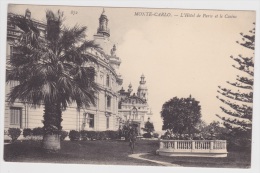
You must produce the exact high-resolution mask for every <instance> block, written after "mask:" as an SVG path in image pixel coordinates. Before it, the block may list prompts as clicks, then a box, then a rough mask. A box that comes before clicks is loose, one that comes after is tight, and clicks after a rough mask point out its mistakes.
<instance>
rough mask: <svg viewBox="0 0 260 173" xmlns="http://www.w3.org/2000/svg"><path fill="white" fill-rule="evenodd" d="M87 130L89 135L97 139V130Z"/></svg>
mask: <svg viewBox="0 0 260 173" xmlns="http://www.w3.org/2000/svg"><path fill="white" fill-rule="evenodd" d="M86 132H87V137H88V138H90V139H91V140H93V139H97V134H96V132H95V131H86Z"/></svg>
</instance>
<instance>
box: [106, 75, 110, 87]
mask: <svg viewBox="0 0 260 173" xmlns="http://www.w3.org/2000/svg"><path fill="white" fill-rule="evenodd" d="M109 85H110V81H109V75H107V79H106V86H108V87H109Z"/></svg>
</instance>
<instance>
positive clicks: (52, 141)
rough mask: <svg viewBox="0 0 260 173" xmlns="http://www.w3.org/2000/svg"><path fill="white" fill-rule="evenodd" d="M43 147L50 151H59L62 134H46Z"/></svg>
mask: <svg viewBox="0 0 260 173" xmlns="http://www.w3.org/2000/svg"><path fill="white" fill-rule="evenodd" d="M42 147H43V148H44V149H45V150H49V151H58V150H60V135H58V134H54V135H48V134H45V135H44V137H43V141H42Z"/></svg>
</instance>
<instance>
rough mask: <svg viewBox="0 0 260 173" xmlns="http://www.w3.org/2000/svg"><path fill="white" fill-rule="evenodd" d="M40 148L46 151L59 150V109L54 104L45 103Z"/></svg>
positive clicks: (60, 119) (58, 105) (58, 106)
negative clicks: (42, 135)
mask: <svg viewBox="0 0 260 173" xmlns="http://www.w3.org/2000/svg"><path fill="white" fill-rule="evenodd" d="M43 117H44V121H43V130H44V137H43V141H42V147H43V148H44V149H46V150H52V151H57V150H60V131H61V129H62V127H61V121H62V118H61V107H60V104H56V103H49V102H48V103H47V102H46V103H45V110H44V115H43Z"/></svg>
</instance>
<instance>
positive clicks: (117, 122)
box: [4, 9, 151, 133]
mask: <svg viewBox="0 0 260 173" xmlns="http://www.w3.org/2000/svg"><path fill="white" fill-rule="evenodd" d="M11 15H16V14H13V13H8V19H9V16H11ZM24 17H25V18H26V19H28V20H32V22H33V23H34V25H35V26H36V27H37V28H38V29H39V30H40V36H41V37H45V36H46V22H42V21H38V20H35V19H33V18H31V12H30V10H28V9H27V10H26V11H25V16H24ZM108 21H109V20H108V17H107V15H106V14H105V11H104V10H103V12H102V13H101V15H100V17H99V20H98V22H99V27H98V29H97V33H96V34H95V35H94V40H95V42H96V43H98V44H100V46H101V47H102V48H103V49H102V50H100V49H87V50H86V51H85V53H86V54H88V55H89V56H92V57H93V58H95V59H96V62H95V63H94V62H92V63H89V64H88V65H89V66H92V67H94V68H95V70H96V77H95V82H96V83H97V84H98V85H99V86H100V88H101V90H100V92H98V93H97V100H96V103H97V104H96V106H95V107H94V106H92V107H91V106H90V107H89V108H87V109H80V110H78V109H77V108H76V106H75V105H70V106H69V107H68V108H67V109H66V110H65V111H63V112H62V118H63V121H62V127H63V130H67V131H69V130H78V131H79V130H94V131H104V130H118V129H119V128H120V127H122V125H123V124H124V123H125V122H126V121H127V120H131V121H134V122H136V123H138V124H139V132H140V133H142V130H141V129H142V127H143V126H144V121H146V116H150V115H151V113H150V108H149V106H148V104H147V101H148V90H147V87H146V85H145V80H144V79H145V77H144V76H143V75H142V76H141V81H140V86H139V88H138V91H137V94H131V92H132V89H131V87H132V86H131V85H129V88H128V91H127V92H126V91H124V90H123V88H122V89H121V90H120V88H121V87H122V84H123V79H122V76H121V75H120V73H119V67H120V64H121V59H120V58H119V57H118V56H117V55H116V50H117V47H116V44H114V43H113V42H111V40H110V30H109V27H108ZM21 34H22V31H21V30H20V29H19V28H18V27H17V26H14V25H11V24H10V22H9V21H8V24H7V48H6V49H7V59H9V58H11V57H12V55H13V54H15V53H16V52H15V47H14V46H13V45H14V42H16V41H17V40H18V39H19V37H20V36H21ZM14 85H15V84H14V83H12V86H11V85H10V84H6V95H7V94H8V93H9V92H10V90H11V89H12V87H14ZM6 98H7V97H6ZM42 120H43V106H41V107H39V108H32V107H29V106H28V104H27V103H22V102H19V101H17V102H15V103H14V104H12V105H10V104H9V103H8V102H7V100H6V102H5V116H4V127H5V130H7V129H8V128H20V129H24V128H35V127H42V126H43V124H42Z"/></svg>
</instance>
